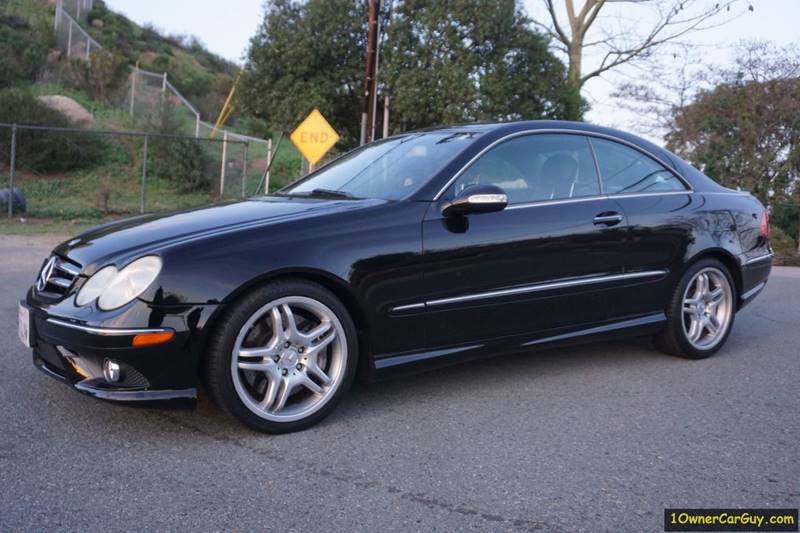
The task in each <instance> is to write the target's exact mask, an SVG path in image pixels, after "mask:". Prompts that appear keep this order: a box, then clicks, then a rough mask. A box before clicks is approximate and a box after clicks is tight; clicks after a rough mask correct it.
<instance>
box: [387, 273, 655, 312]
mask: <svg viewBox="0 0 800 533" xmlns="http://www.w3.org/2000/svg"><path fill="white" fill-rule="evenodd" d="M666 274H668V271H667V270H648V271H644V272H629V273H625V274H610V275H602V276H593V277H589V278H579V279H571V280H564V281H553V282H545V283H536V284H534V285H525V286H522V287H512V288H508V289H499V290H494V291H487V292H478V293H474V294H465V295H463V296H454V297H451V298H440V299H436V300H428V301H425V302H418V303H413V304H408V305H400V306H397V307H393V308H391V309H390V310H389V312H390V313H395V312H402V311H411V310H415V309H427V308H428V307H436V306H440V305H447V304H452V303H460V302H470V301H475V300H485V299H490V298H500V297H502V296H511V295H515V294H526V293H533V292H542V291H549V290H555V289H565V288H569V287H580V286H584V285H595V284H599V283H611V282H613V281H625V280H631V279H643V278H654V277H658V276H664V275H666Z"/></svg>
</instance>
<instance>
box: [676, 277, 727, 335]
mask: <svg viewBox="0 0 800 533" xmlns="http://www.w3.org/2000/svg"><path fill="white" fill-rule="evenodd" d="M682 308H683V313H682V314H683V317H682V322H683V332H684V334H685V335H686V340H688V341H689V344H691V345H692V346H693V347H695V348H697V349H699V350H708V349H711V348H713V347H714V346H716V345H717V344H718V343H719V342H720V341H721V340H722V338H723V337H724V336H725V333H726V332H727V330H728V326H729V325H730V321H731V316H733V291H732V290H731V285H730V283H728V278H727V277H726V276H725V274H723V273H722V272H721V271H720V270H719V269H717V268H714V267H707V268H704V269H702V270H700V271H699V272H697V274H695V275H694V277H692V279H691V281H690V282H689V284H688V285H687V286H686V290H685V291H684V293H683V306H682Z"/></svg>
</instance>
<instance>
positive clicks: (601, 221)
mask: <svg viewBox="0 0 800 533" xmlns="http://www.w3.org/2000/svg"><path fill="white" fill-rule="evenodd" d="M624 218H625V217H623V216H622V215H621V214H619V213H617V212H616V211H607V212H605V213H600V214H599V215H597V216H595V217H594V223H595V225H597V226H599V225H605V226H616V225H617V224H619V223H620V222H622V220H623V219H624Z"/></svg>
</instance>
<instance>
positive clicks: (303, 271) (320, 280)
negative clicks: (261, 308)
mask: <svg viewBox="0 0 800 533" xmlns="http://www.w3.org/2000/svg"><path fill="white" fill-rule="evenodd" d="M289 279H291V280H301V281H309V282H312V283H316V284H317V285H320V286H322V287H324V288H326V289H328V290H329V291H331V292H332V293H333V294H334V296H336V297H337V298H338V299H339V300H340V301H341V302H342V305H344V306H345V308H346V309H347V312H348V313H350V317H351V318H352V319H353V323H354V324H355V326H356V333H357V335H358V343H359V346H358V348H359V350H358V352H359V365H362V364H363V362H364V361H365V360H366V359H367V357H366V354H368V353H369V352H368V348H369V343H368V339H369V335H368V331H369V327H368V324H367V319H366V313H365V312H364V309H363V306H362V305H361V303H360V301H359V300H358V298H357V297H356V295H355V294H354V292H353V290H352V289H351V287H350V286H349V285H348V283H347V282H346V281H344V280H343V279H341V278H339V277H337V276H335V275H333V274H331V273H329V272H325V271H323V270H317V269H311V268H287V269H280V270H275V271H272V272H268V273H265V274H263V275H261V276H257V277H255V278H253V279H251V280H248V281H247V282H245V283H243V284H242V285H240V286H239V287H237V288H236V289H235V290H234V291H233V292H231V293H230V294H229V295H228V296H226V297H225V299H224V300H223V302H222V304H223V305H220V306H218V308H217V309H216V310H215V311H214V313H213V314H212V315H211V316H210V317H209V319H208V321H207V322H206V324H205V327H204V328H203V342H202V349H201V353H200V356H199V357H198V370H199V369H200V368H202V364H203V360H204V359H205V356H206V346H207V344H208V339H209V337H210V335H211V334H212V332H213V331H214V329H215V328H216V327H217V325H218V324H219V322H220V319H221V318H222V317H223V316H224V315H225V313H226V311H227V309H228V308H229V307H230V306H231V305H232V304H234V303H236V301H237V300H239V299H240V298H241V297H242V296H244V295H245V294H247V292H248V291H250V290H252V289H253V288H255V287H259V286H261V285H265V284H267V283H272V282H275V281H279V280H289Z"/></svg>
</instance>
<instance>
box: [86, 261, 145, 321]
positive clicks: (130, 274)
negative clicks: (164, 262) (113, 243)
mask: <svg viewBox="0 0 800 533" xmlns="http://www.w3.org/2000/svg"><path fill="white" fill-rule="evenodd" d="M159 272H161V259H159V258H158V257H156V256H154V255H149V256H147V257H142V258H141V259H137V260H136V261H134V262H133V263H131V264H129V265H128V266H126V267H125V268H123V269H122V270H119V271H118V270H117V269H116V267H113V266H107V267H105V268H102V269H100V270H98V271H97V272H96V273H95V274H94V275H93V276H92V277H91V278H89V281H87V282H86V283H84V285H83V287H81V290H80V291H79V292H78V296H77V297H76V298H75V304H76V305H79V306H81V305H87V304H89V303H91V302H93V301H94V300H95V299H97V306H98V307H99V308H100V309H102V310H104V311H111V310H112V309H116V308H118V307H122V306H123V305H125V304H126V303H128V302H130V301H131V300H133V299H134V298H136V297H137V296H139V295H140V294H142V293H143V292H144V291H145V290H147V287H149V286H150V284H151V283H153V281H155V279H156V277H157V276H158V273H159Z"/></svg>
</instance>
